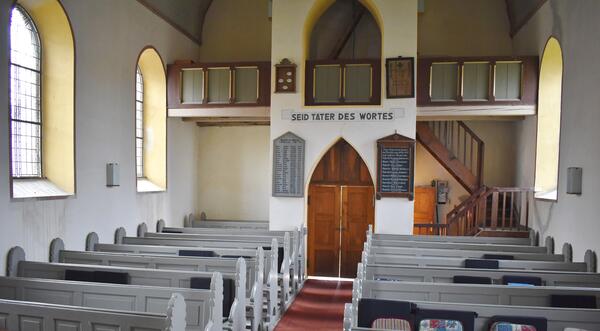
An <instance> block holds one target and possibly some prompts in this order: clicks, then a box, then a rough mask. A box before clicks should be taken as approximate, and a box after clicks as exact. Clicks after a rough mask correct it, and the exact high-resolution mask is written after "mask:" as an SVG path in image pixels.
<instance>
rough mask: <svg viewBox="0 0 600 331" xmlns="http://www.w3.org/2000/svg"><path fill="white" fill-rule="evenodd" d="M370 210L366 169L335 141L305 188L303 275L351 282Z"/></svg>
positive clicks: (370, 221) (351, 150)
mask: <svg viewBox="0 0 600 331" xmlns="http://www.w3.org/2000/svg"><path fill="white" fill-rule="evenodd" d="M374 210H375V207H374V186H373V180H372V179H371V175H370V173H369V170H368V168H367V165H366V164H365V162H364V161H363V159H362V158H361V157H360V155H359V154H358V152H356V150H355V149H354V148H353V147H352V146H351V145H350V144H349V143H348V142H346V141H345V140H344V139H340V140H339V141H338V142H337V143H336V144H335V145H334V146H333V147H331V148H330V149H329V150H328V151H327V153H326V154H325V155H324V156H323V157H322V158H321V160H320V161H319V164H318V165H317V167H316V168H315V171H314V172H313V175H312V177H311V180H310V184H309V189H308V246H307V248H308V274H309V275H311V276H330V277H349V278H354V277H356V265H357V263H358V262H360V258H361V252H362V249H363V244H364V241H365V232H366V231H367V229H368V226H369V225H372V224H374V213H375V212H374Z"/></svg>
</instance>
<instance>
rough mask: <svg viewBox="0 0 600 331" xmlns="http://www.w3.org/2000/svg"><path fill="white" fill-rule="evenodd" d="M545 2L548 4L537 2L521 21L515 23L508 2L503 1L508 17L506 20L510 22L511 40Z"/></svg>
mask: <svg viewBox="0 0 600 331" xmlns="http://www.w3.org/2000/svg"><path fill="white" fill-rule="evenodd" d="M546 2H548V0H538V4H537V5H536V6H535V7H534V8H533V9H531V11H530V12H529V13H527V15H525V17H524V18H522V19H521V21H519V22H516V21H515V17H514V16H513V15H512V14H511V10H510V8H511V6H510V2H509V0H505V3H506V12H507V15H508V20H509V22H510V37H511V38H513V37H514V36H515V35H517V33H519V31H520V30H521V28H523V27H524V26H525V25H526V24H527V23H528V22H529V21H530V20H531V19H532V18H533V16H535V14H536V13H537V12H538V11H539V10H540V9H541V8H542V6H543V5H544V4H545V3H546Z"/></svg>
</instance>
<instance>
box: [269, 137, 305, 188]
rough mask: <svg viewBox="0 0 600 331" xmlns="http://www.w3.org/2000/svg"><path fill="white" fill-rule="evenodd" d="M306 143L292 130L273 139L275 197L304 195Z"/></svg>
mask: <svg viewBox="0 0 600 331" xmlns="http://www.w3.org/2000/svg"><path fill="white" fill-rule="evenodd" d="M304 145H305V142H304V139H302V138H300V137H298V136H297V135H295V134H293V133H291V132H287V133H285V134H284V135H282V136H280V137H278V138H277V139H275V140H273V191H272V192H273V193H272V195H273V196H274V197H295V198H300V197H304V150H305V149H304Z"/></svg>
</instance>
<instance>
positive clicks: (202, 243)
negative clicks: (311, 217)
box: [115, 229, 298, 307]
mask: <svg viewBox="0 0 600 331" xmlns="http://www.w3.org/2000/svg"><path fill="white" fill-rule="evenodd" d="M117 231H118V232H119V231H120V230H119V229H118V230H117ZM120 232H122V233H124V230H122V231H120ZM116 238H117V239H118V238H120V239H118V240H117V241H116V242H115V243H116V244H128V245H138V244H139V245H164V246H189V247H196V248H198V249H200V248H202V249H210V248H217V247H221V248H232V247H237V248H250V249H256V248H258V247H263V246H266V240H263V239H261V240H259V241H231V242H227V241H218V240H217V241H213V240H210V239H205V240H197V239H174V238H137V237H126V236H121V235H117V236H116ZM289 238H290V237H289V234H287V235H286V236H285V240H284V242H283V243H282V244H283V253H284V257H283V262H282V264H281V267H280V269H281V273H280V275H279V278H280V282H281V285H280V286H281V288H282V295H281V296H282V297H283V298H285V299H282V300H281V301H282V302H284V305H283V306H282V307H286V306H287V305H289V303H290V302H291V299H292V298H293V296H294V295H295V294H296V292H293V293H291V292H290V291H291V290H294V291H297V290H295V289H297V288H298V286H297V285H295V284H297V282H296V280H297V278H296V277H290V275H294V269H293V265H292V264H291V263H290V260H291V259H290V247H291V244H290V239H289ZM273 239H274V238H273ZM272 242H273V240H271V241H270V242H269V244H272Z"/></svg>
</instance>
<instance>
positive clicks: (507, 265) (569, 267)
mask: <svg viewBox="0 0 600 331" xmlns="http://www.w3.org/2000/svg"><path fill="white" fill-rule="evenodd" d="M465 261H467V260H466V259H463V258H452V257H415V256H399V255H369V254H368V253H367V252H363V255H362V260H361V262H362V263H363V264H364V265H366V264H381V265H405V266H419V267H427V266H431V267H455V268H461V267H464V266H465ZM482 261H487V262H492V261H493V260H482ZM497 261H498V265H499V269H511V270H513V269H518V270H555V271H580V272H595V271H596V270H595V266H594V265H592V264H588V263H586V262H555V261H519V260H497Z"/></svg>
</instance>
